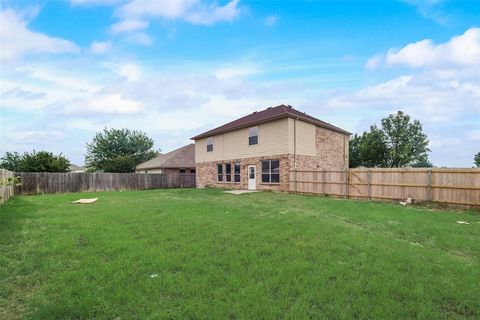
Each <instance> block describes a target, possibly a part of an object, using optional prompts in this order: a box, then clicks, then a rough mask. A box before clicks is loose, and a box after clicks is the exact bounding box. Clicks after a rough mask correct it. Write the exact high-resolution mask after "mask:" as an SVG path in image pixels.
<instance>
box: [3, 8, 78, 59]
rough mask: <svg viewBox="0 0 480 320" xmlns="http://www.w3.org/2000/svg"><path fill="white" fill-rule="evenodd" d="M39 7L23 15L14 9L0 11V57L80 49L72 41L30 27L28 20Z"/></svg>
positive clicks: (10, 57)
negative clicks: (32, 29)
mask: <svg viewBox="0 0 480 320" xmlns="http://www.w3.org/2000/svg"><path fill="white" fill-rule="evenodd" d="M36 13H38V9H36V10H30V11H28V14H25V15H23V16H22V15H21V14H19V13H17V12H15V11H14V10H12V9H5V10H2V11H1V12H0V47H1V50H0V59H1V60H9V59H15V58H18V57H20V56H22V55H24V54H29V53H56V54H58V53H65V52H76V51H78V48H77V46H76V45H75V44H74V43H73V42H70V41H67V40H64V39H60V38H55V37H50V36H48V35H45V34H42V33H39V32H34V31H31V30H29V29H28V20H27V19H31V18H33V17H34V15H35V14H36Z"/></svg>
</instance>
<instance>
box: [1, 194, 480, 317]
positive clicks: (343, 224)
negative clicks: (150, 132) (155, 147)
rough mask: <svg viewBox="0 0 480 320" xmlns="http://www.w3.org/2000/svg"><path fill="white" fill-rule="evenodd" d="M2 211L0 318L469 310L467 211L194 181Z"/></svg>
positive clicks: (473, 248)
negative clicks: (192, 185)
mask: <svg viewBox="0 0 480 320" xmlns="http://www.w3.org/2000/svg"><path fill="white" fill-rule="evenodd" d="M92 196H95V197H99V200H98V201H97V202H96V203H94V204H91V205H72V204H70V201H72V200H76V199H78V198H81V197H92ZM0 210H1V212H0V318H1V319H10V318H27V319H30V318H32V319H72V318H75V319H85V318H97V319H134V318H135V319H159V318H167V319H183V318H190V319H278V318H292V319H305V318H320V319H322V318H325V319H352V318H357V319H411V318H416V319H479V318H480V215H479V214H478V213H474V212H463V213H458V212H457V213H456V212H448V211H433V210H428V209H427V208H415V207H402V206H399V205H396V204H385V203H378V202H377V203H375V202H362V201H353V200H336V199H329V198H320V197H313V196H300V195H288V194H275V193H254V194H244V195H240V196H237V195H230V194H224V193H222V192H221V190H194V189H189V190H188V189H184V190H156V191H138V192H107V193H95V194H65V195H50V196H29V197H14V198H12V199H11V200H10V201H9V202H7V203H6V204H4V205H2V206H0ZM457 220H463V221H467V222H469V224H468V225H466V224H465V225H462V224H458V223H456V221H457ZM154 274H156V275H158V276H157V277H152V275H154Z"/></svg>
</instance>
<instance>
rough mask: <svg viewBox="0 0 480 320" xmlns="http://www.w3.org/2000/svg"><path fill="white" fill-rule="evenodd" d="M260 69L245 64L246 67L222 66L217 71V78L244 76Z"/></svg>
mask: <svg viewBox="0 0 480 320" xmlns="http://www.w3.org/2000/svg"><path fill="white" fill-rule="evenodd" d="M257 72H258V70H257V69H256V68H253V67H250V66H245V67H240V66H238V67H225V68H220V69H218V70H217V71H216V72H215V76H216V77H217V79H220V80H224V79H229V78H235V77H243V76H247V75H252V74H255V73H257Z"/></svg>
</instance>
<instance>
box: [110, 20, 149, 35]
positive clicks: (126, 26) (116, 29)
mask: <svg viewBox="0 0 480 320" xmlns="http://www.w3.org/2000/svg"><path fill="white" fill-rule="evenodd" d="M147 27H148V21H144V20H123V21H120V22H117V23H115V24H113V25H112V27H111V28H110V30H111V32H112V33H122V32H131V31H138V30H143V29H146V28H147Z"/></svg>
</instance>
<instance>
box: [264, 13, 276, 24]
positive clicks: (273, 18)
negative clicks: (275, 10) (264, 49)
mask: <svg viewBox="0 0 480 320" xmlns="http://www.w3.org/2000/svg"><path fill="white" fill-rule="evenodd" d="M277 21H278V17H277V16H274V15H272V16H268V17H266V18H265V21H264V24H265V25H266V26H267V27H273V26H274V25H276V24H277Z"/></svg>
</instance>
